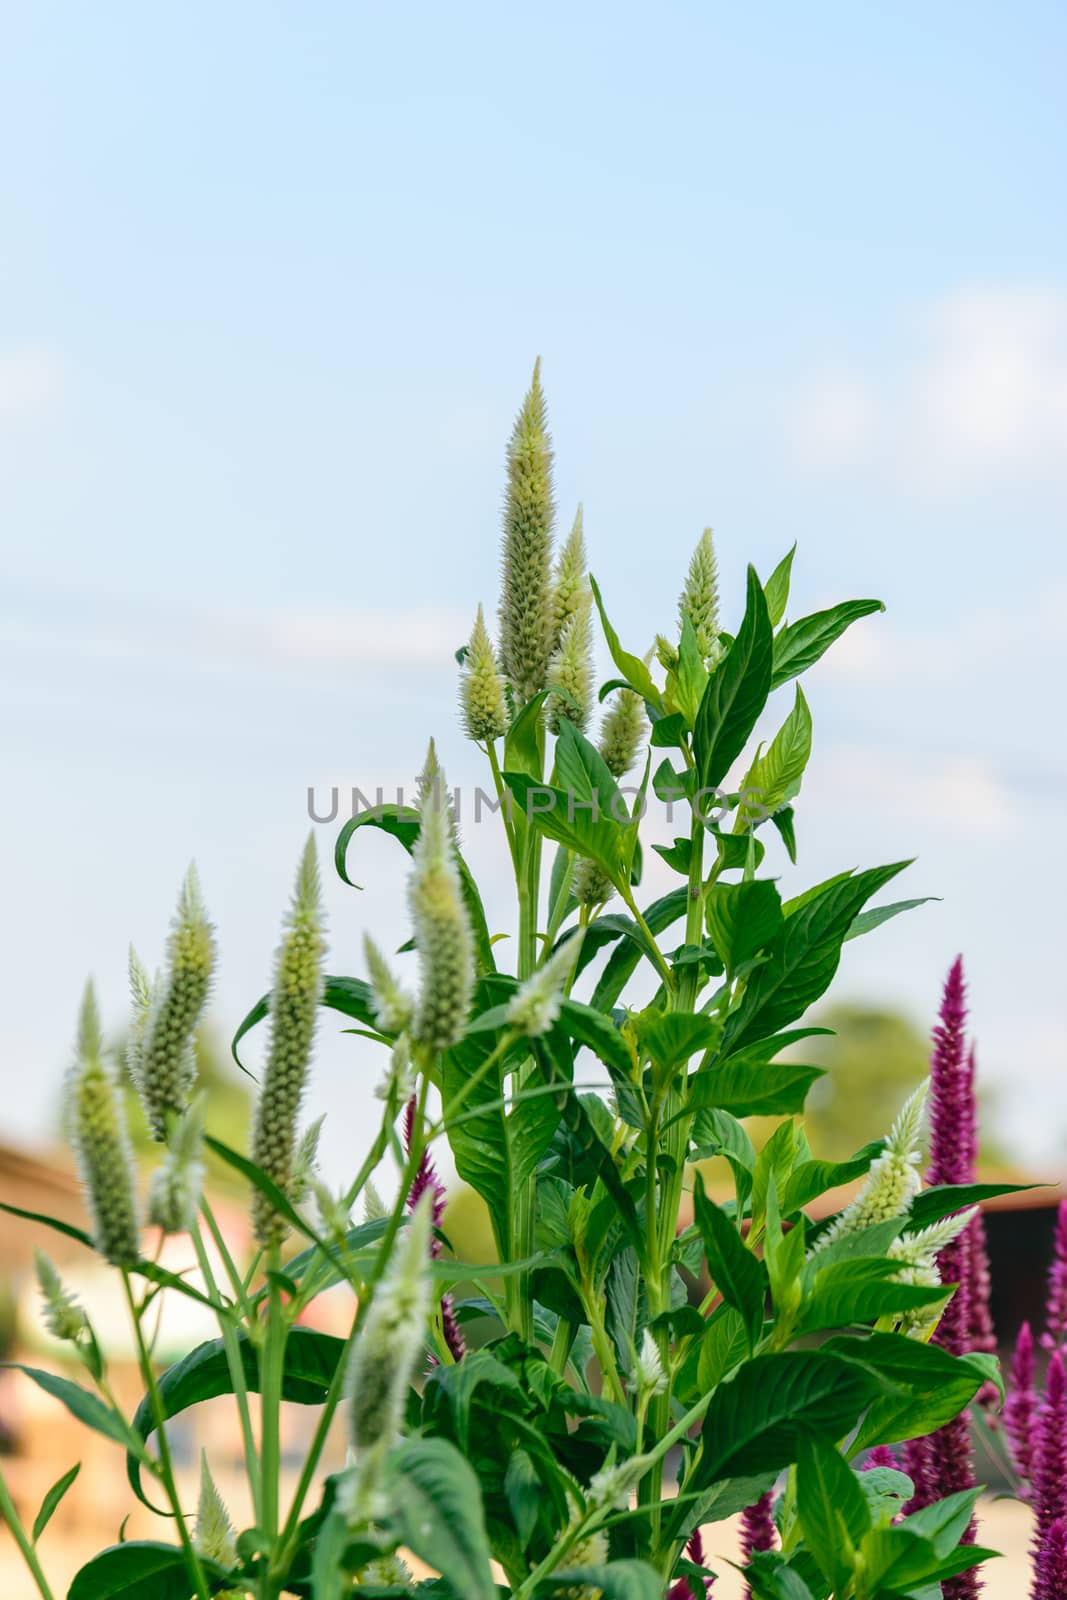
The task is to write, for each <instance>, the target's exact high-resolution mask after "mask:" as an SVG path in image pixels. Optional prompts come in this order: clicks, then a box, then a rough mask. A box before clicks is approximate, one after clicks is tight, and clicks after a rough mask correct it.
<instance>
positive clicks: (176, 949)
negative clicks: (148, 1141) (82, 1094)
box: [130, 867, 215, 1140]
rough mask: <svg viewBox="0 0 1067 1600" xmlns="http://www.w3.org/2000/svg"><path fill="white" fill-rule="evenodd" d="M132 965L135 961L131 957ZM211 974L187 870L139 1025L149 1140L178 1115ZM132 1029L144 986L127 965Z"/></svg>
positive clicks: (206, 929) (139, 973) (207, 941)
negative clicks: (154, 988)
mask: <svg viewBox="0 0 1067 1600" xmlns="http://www.w3.org/2000/svg"><path fill="white" fill-rule="evenodd" d="M133 959H134V962H136V957H134V958H133ZM214 970H215V936H214V929H213V928H212V926H211V923H210V922H209V921H208V920H207V916H206V914H205V911H204V905H203V901H202V900H201V898H200V885H199V882H198V880H197V876H196V868H195V867H190V868H189V871H188V873H187V874H186V877H185V882H184V883H183V885H182V891H181V895H180V896H179V899H178V909H177V912H176V913H175V916H174V921H173V922H172V924H171V932H170V938H169V940H168V942H167V966H166V973H165V975H164V978H163V981H162V983H161V984H160V987H159V991H158V994H155V995H153V998H152V1004H151V1009H150V1011H149V1014H148V1017H147V1020H146V1022H145V1024H144V1042H143V1044H142V1046H141V1048H140V1051H139V1059H138V1062H137V1070H136V1082H137V1087H138V1090H139V1092H140V1095H141V1101H142V1103H143V1105H144V1111H145V1116H146V1118H147V1119H148V1126H149V1128H150V1129H151V1132H152V1137H153V1138H154V1139H159V1140H164V1139H165V1138H166V1137H167V1125H168V1121H169V1120H170V1119H171V1118H172V1117H174V1118H176V1117H180V1116H181V1114H182V1112H183V1111H184V1110H185V1107H186V1103H187V1101H188V1099H189V1091H190V1089H191V1088H192V1086H193V1081H194V1079H195V1077H196V1060H195V1057H194V1054H193V1033H194V1031H195V1029H196V1025H197V1023H198V1022H199V1021H200V1015H201V1012H202V1011H203V1009H204V1005H205V1002H206V1000H207V997H208V991H209V989H210V987H211V977H212V973H213V972H214ZM130 982H131V987H132V989H133V992H134V1008H135V1017H134V1028H133V1032H134V1035H136V1033H137V1030H138V1021H137V1018H138V1016H139V1015H140V1011H141V1009H143V1004H144V996H145V993H146V989H147V985H146V981H145V977H144V972H143V969H141V968H140V964H139V963H137V964H136V967H135V966H134V964H133V963H131V969H130Z"/></svg>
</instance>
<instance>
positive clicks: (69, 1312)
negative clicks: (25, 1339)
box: [33, 1250, 89, 1344]
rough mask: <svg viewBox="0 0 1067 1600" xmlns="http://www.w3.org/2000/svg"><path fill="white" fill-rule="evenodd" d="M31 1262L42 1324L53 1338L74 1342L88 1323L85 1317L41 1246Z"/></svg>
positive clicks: (84, 1330) (83, 1331)
mask: <svg viewBox="0 0 1067 1600" xmlns="http://www.w3.org/2000/svg"><path fill="white" fill-rule="evenodd" d="M33 1264H34V1268H35V1270H36V1273H37V1284H38V1287H39V1288H40V1291H41V1298H42V1299H43V1301H44V1321H45V1327H46V1328H47V1329H48V1331H49V1333H50V1334H51V1335H52V1337H53V1338H54V1339H62V1340H63V1341H64V1343H66V1344H77V1342H78V1340H79V1339H80V1338H81V1336H82V1334H83V1333H85V1332H86V1330H87V1329H88V1327H89V1322H88V1319H87V1317H86V1315H85V1312H84V1311H83V1310H82V1308H81V1306H80V1305H79V1304H78V1302H77V1300H75V1298H74V1296H73V1295H72V1294H71V1293H70V1291H69V1290H68V1289H67V1288H65V1287H64V1284H63V1280H62V1278H61V1277H60V1276H59V1273H58V1272H57V1271H56V1268H55V1265H54V1263H53V1262H52V1261H51V1260H50V1259H49V1257H48V1256H46V1255H45V1253H44V1251H43V1250H34V1252H33Z"/></svg>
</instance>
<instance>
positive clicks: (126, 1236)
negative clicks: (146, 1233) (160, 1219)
mask: <svg viewBox="0 0 1067 1600" xmlns="http://www.w3.org/2000/svg"><path fill="white" fill-rule="evenodd" d="M68 1105H69V1115H70V1127H71V1143H72V1145H73V1147H74V1153H75V1156H76V1157H77V1161H78V1170H79V1173H80V1175H81V1180H82V1184H83V1186H84V1188H85V1198H86V1203H87V1205H88V1208H89V1215H90V1216H91V1218H92V1223H93V1243H94V1244H95V1245H96V1248H97V1249H98V1250H99V1252H100V1254H101V1255H102V1256H103V1257H104V1258H105V1259H106V1260H108V1261H110V1262H111V1264H112V1266H115V1267H132V1266H133V1264H134V1262H135V1261H137V1259H138V1257H139V1256H140V1253H141V1252H140V1247H139V1239H138V1233H139V1225H138V1218H137V1200H136V1197H135V1195H134V1166H133V1156H132V1154H131V1152H130V1141H129V1134H128V1132H127V1128H126V1117H125V1112H124V1110H123V1105H122V1099H121V1097H120V1094H119V1089H118V1085H117V1083H116V1082H115V1079H114V1077H113V1075H112V1074H111V1072H110V1071H109V1070H108V1068H107V1066H106V1065H105V1063H104V1059H103V1051H102V1043H101V1038H100V1018H99V1015H98V1013H97V1009H96V995H95V993H94V992H93V986H92V984H91V983H89V984H86V987H85V997H84V999H83V1001H82V1009H81V1017H80V1019H79V1023H78V1045H77V1053H76V1056H75V1062H74V1067H73V1071H72V1073H71V1078H70V1082H69V1085H68Z"/></svg>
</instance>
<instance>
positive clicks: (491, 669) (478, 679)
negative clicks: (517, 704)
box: [460, 606, 508, 744]
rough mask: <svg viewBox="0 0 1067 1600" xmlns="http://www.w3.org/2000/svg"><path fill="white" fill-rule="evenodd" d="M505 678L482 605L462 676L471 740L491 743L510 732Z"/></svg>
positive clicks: (465, 720) (466, 725)
mask: <svg viewBox="0 0 1067 1600" xmlns="http://www.w3.org/2000/svg"><path fill="white" fill-rule="evenodd" d="M504 684H505V679H504V675H503V673H502V672H501V671H500V670H499V668H498V667H497V664H496V656H495V655H494V654H493V643H492V640H491V639H490V637H489V630H488V628H487V627H486V625H485V615H484V613H483V611H482V608H481V606H479V607H478V615H477V616H476V617H475V619H474V628H473V629H472V631H471V636H470V643H469V644H468V645H467V654H466V658H465V660H464V662H463V675H462V677H461V679H460V708H461V710H462V712H463V726H464V729H465V730H466V734H467V738H468V739H476V740H478V741H479V743H482V744H486V743H491V742H492V740H494V739H502V738H503V737H504V734H505V733H507V731H508V703H507V696H506V694H505V688H504Z"/></svg>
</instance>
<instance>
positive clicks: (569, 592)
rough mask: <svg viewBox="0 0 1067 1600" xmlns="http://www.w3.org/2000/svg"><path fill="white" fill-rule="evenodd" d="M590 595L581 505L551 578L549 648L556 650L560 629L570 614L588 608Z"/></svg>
mask: <svg viewBox="0 0 1067 1600" xmlns="http://www.w3.org/2000/svg"><path fill="white" fill-rule="evenodd" d="M591 599H592V594H591V591H590V588H589V579H588V576H587V574H586V561H585V535H584V533H583V530H582V508H581V506H579V507H578V510H577V512H576V513H575V517H574V523H573V525H572V527H571V531H570V533H569V534H568V535H567V538H566V541H565V543H564V545H563V548H562V550H561V551H560V553H559V555H558V557H557V558H556V570H555V573H554V575H553V579H552V648H553V650H558V649H559V645H560V641H561V639H562V638H563V631H564V629H565V628H566V626H567V624H568V622H570V620H571V618H572V617H576V616H580V615H581V614H582V612H586V611H588V610H589V603H590V600H591Z"/></svg>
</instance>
